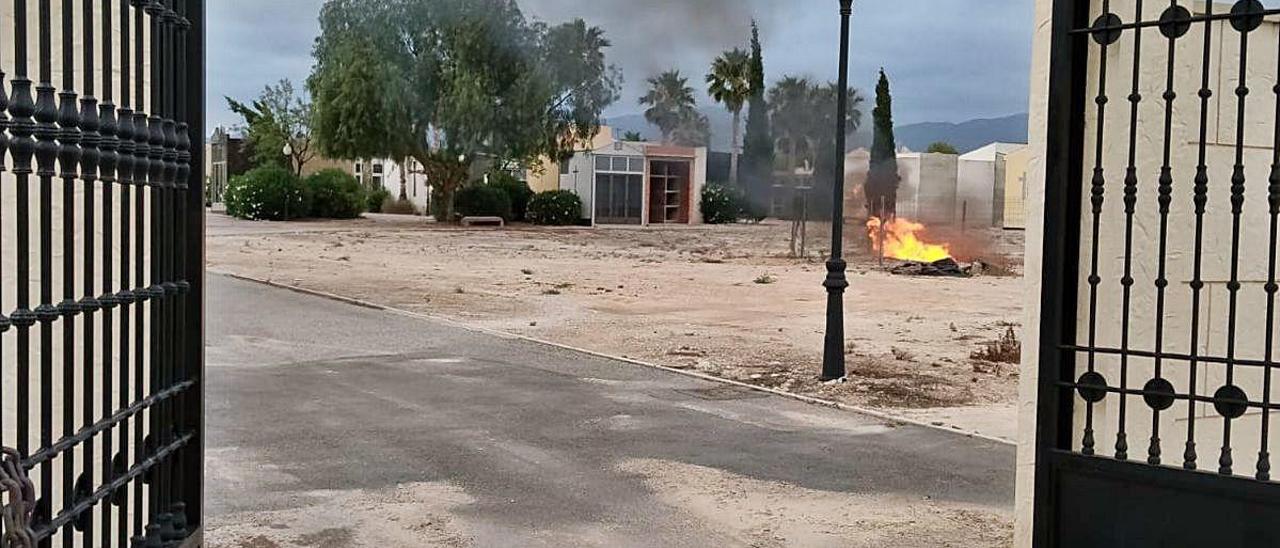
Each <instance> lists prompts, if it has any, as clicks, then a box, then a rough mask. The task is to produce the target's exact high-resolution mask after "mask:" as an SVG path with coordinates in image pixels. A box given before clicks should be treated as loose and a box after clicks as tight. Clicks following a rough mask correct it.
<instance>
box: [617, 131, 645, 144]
mask: <svg viewBox="0 0 1280 548" xmlns="http://www.w3.org/2000/svg"><path fill="white" fill-rule="evenodd" d="M622 140H623V141H627V142H631V143H643V142H645V141H648V139H645V138H644V135H641V134H640V132H639V131H628V132H625V133H623V134H622Z"/></svg>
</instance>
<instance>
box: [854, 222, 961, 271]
mask: <svg viewBox="0 0 1280 548" xmlns="http://www.w3.org/2000/svg"><path fill="white" fill-rule="evenodd" d="M881 228H883V230H881ZM924 230H925V226H924V225H923V224H921V223H917V222H914V221H910V220H907V219H903V218H901V217H899V218H897V219H892V220H890V221H889V222H888V223H884V222H883V221H881V220H880V219H879V218H876V217H872V218H871V219H870V220H868V221H867V235H868V236H870V237H871V247H872V249H874V250H875V251H876V253H879V254H882V255H883V256H884V257H886V258H890V259H898V260H900V261H917V262H921V263H934V262H938V261H941V260H943V259H949V258H951V245H950V244H940V245H939V244H929V243H925V242H924V241H923V240H921V239H920V234H922V233H923V232H924ZM882 241H883V243H884V250H883V251H881V242H882Z"/></svg>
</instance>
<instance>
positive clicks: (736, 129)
mask: <svg viewBox="0 0 1280 548" xmlns="http://www.w3.org/2000/svg"><path fill="white" fill-rule="evenodd" d="M741 126H742V109H738V110H735V111H733V143H732V144H731V145H730V146H729V148H730V149H732V155H733V157H732V159H730V161H729V181H730V182H732V183H733V186H734V187H737V186H738V158H739V156H741V154H742V148H741V147H739V146H738V139H739V138H741V137H742V135H741V132H742V129H741Z"/></svg>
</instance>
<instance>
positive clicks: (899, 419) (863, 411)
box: [205, 269, 1018, 447]
mask: <svg viewBox="0 0 1280 548" xmlns="http://www.w3.org/2000/svg"><path fill="white" fill-rule="evenodd" d="M205 272H207V273H209V274H213V275H216V276H223V277H227V278H231V279H234V280H240V281H244V282H249V283H255V284H260V285H265V286H268V287H274V288H277V289H283V290H286V291H292V292H294V293H299V294H302V295H308V296H311V297H319V298H322V299H328V300H331V301H337V302H340V303H344V304H349V305H352V306H358V307H360V308H367V309H371V310H379V311H383V312H390V313H393V314H397V315H400V316H404V317H408V318H415V319H420V320H428V321H434V322H437V323H442V324H445V325H448V326H450V327H456V328H459V329H465V330H467V331H471V332H474V333H483V334H486V335H491V336H494V337H498V338H503V339H508V340H519V341H525V342H531V343H534V344H539V345H542V346H549V347H552V348H558V349H561V350H568V351H570V352H576V353H579V354H586V355H588V356H594V357H597V358H603V359H606V360H612V361H617V362H623V363H627V364H631V365H638V366H640V367H647V368H650V369H658V370H661V371H667V372H670V373H676V374H678V375H684V376H686V377H693V378H696V379H702V380H705V381H710V382H715V383H720V384H727V385H730V386H736V387H739V388H746V389H748V390H752V391H756V392H763V393H766V394H773V395H775V396H781V397H784V398H788V399H791V400H796V401H800V402H804V403H808V404H812V405H821V406H824V407H831V408H834V409H840V410H842V411H850V412H853V413H858V414H860V415H866V416H869V417H873V418H877V419H880V420H884V421H888V422H891V423H895V424H900V425H911V426H919V427H923V428H928V429H930V430H937V431H940V432H947V433H949V434H952V435H958V436H964V437H967V438H976V439H981V440H986V441H990V442H994V443H999V444H1002V445H1008V446H1011V447H1016V446H1017V445H1018V442H1016V441H1014V440H1008V439H1005V438H1000V437H996V436H991V435H987V434H983V433H981V432H976V431H972V430H964V429H961V428H957V427H951V426H945V425H943V426H939V425H937V424H933V423H931V422H926V421H922V420H917V419H913V418H910V417H904V416H901V415H895V414H893V413H888V412H885V411H880V410H876V409H871V408H867V407H862V406H857V405H849V404H847V403H840V402H836V401H831V400H826V399H822V398H815V397H813V396H806V395H803V394H796V393H794V392H787V391H785V390H778V389H776V388H769V387H765V386H756V385H754V384H750V383H745V382H742V381H736V380H733V379H726V378H723V377H717V376H714V375H708V374H706V373H699V372H697V371H688V370H684V369H677V368H674V367H667V366H665V365H658V364H656V363H650V362H646V361H641V360H637V359H634V358H627V357H622V356H614V355H611V354H606V353H603V352H597V351H595V350H589V349H586V348H580V347H577V346H572V345H568V344H563V343H558V342H553V341H548V340H545V339H539V338H537V337H531V336H528V335H521V334H519V333H511V332H509V331H500V330H497V329H491V328H488V327H480V326H477V325H471V324H467V323H464V322H460V321H458V320H455V319H453V318H448V317H445V316H440V315H437V314H427V313H423V312H412V311H409V310H404V309H400V308H395V307H391V306H387V305H383V304H378V303H375V302H370V301H366V300H363V299H357V298H354V297H347V296H344V295H338V294H336V293H329V292H327V291H320V290H317V289H308V288H305V287H300V286H296V285H290V284H286V283H282V282H277V281H273V280H267V279H260V278H254V277H252V276H245V275H243V274H236V273H234V272H227V271H223V270H216V269H206V270H205Z"/></svg>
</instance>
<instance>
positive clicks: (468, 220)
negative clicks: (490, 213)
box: [462, 217, 507, 227]
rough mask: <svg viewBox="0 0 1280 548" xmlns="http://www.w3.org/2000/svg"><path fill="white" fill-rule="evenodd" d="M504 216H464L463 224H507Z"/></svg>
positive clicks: (500, 225) (499, 225)
mask: <svg viewBox="0 0 1280 548" xmlns="http://www.w3.org/2000/svg"><path fill="white" fill-rule="evenodd" d="M506 225H507V222H506V221H504V220H502V217H463V218H462V226H498V227H502V226H506Z"/></svg>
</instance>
